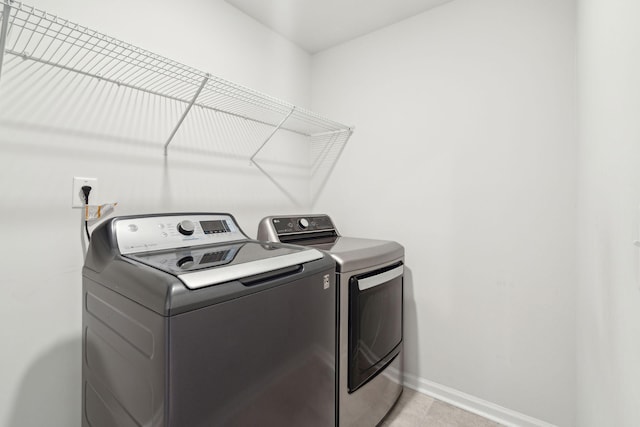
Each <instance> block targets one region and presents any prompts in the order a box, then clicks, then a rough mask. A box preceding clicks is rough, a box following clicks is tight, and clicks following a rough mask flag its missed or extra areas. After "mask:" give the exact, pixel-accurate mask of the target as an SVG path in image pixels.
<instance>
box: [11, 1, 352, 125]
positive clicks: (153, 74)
mask: <svg viewBox="0 0 640 427" xmlns="http://www.w3.org/2000/svg"><path fill="white" fill-rule="evenodd" d="M0 4H1V5H2V6H4V8H3V12H0V13H2V14H3V16H2V18H3V20H6V21H7V24H8V25H7V27H6V28H4V29H3V31H4V32H5V34H6V36H5V37H6V38H5V46H4V55H5V58H4V65H3V69H4V70H10V69H11V68H12V67H16V66H18V63H19V62H21V61H25V60H27V61H33V62H35V63H40V64H45V65H49V66H52V67H57V68H61V69H64V70H69V71H73V72H75V73H78V74H81V75H84V76H88V77H93V78H96V79H99V80H102V81H106V82H110V83H114V84H117V85H119V86H124V87H128V88H131V89H135V90H139V91H142V92H146V93H149V94H152V95H156V96H161V97H164V98H168V99H171V100H175V101H179V102H183V103H185V104H190V103H193V105H195V106H199V107H202V108H206V109H211V110H214V111H218V112H222V113H226V114H231V115H237V116H239V117H242V118H245V119H248V120H255V121H257V122H260V123H263V124H266V125H270V126H274V127H275V126H278V124H279V123H280V121H281V119H282V118H283V117H284V116H286V115H288V114H289V113H290V112H291V111H294V113H293V114H292V115H291V117H290V120H289V121H288V122H287V123H286V124H283V126H282V129H285V130H289V131H292V132H296V133H299V134H302V135H305V136H313V135H315V134H318V133H322V132H332V131H346V130H348V126H345V125H343V124H341V123H338V122H335V121H333V120H329V119H327V118H324V117H322V116H320V115H317V114H315V113H313V112H311V111H308V110H305V109H302V108H296V107H294V105H292V104H290V103H287V102H285V101H281V100H279V99H277V98H274V97H271V96H268V95H265V94H262V93H260V92H257V91H255V90H252V89H249V88H246V87H244V86H241V85H238V84H236V83H233V82H230V81H227V80H225V79H222V78H219V77H215V76H212V75H210V74H208V73H205V72H203V71H200V70H197V69H195V68H192V67H190V66H187V65H184V64H181V63H179V62H176V61H173V60H171V59H168V58H165V57H162V56H160V55H157V54H155V53H152V52H149V51H147V50H144V49H141V48H139V47H136V46H133V45H131V44H129V43H126V42H123V41H121V40H118V39H115V38H113V37H110V36H107V35H104V34H101V33H99V32H97V31H94V30H91V29H89V28H87V27H84V26H82V25H79V24H75V23H73V22H70V21H68V20H66V19H62V18H59V17H57V16H55V15H52V14H49V13H47V12H45V11H42V10H39V9H36V8H35V7H32V6H28V5H26V4H24V3H21V2H13V1H10V0H2V1H1V2H0ZM6 11H9V12H10V13H9V16H8V18H5V17H4V15H5V14H6ZM0 47H2V46H0ZM0 70H2V69H0ZM0 77H1V76H0ZM201 86H202V91H201V92H200V93H199V94H198V96H197V99H195V101H194V98H195V96H196V93H198V91H199V88H200V87H201Z"/></svg>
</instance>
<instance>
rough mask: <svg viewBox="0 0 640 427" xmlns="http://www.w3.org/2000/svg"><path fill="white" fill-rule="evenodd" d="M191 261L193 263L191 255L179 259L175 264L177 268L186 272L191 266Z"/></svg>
mask: <svg viewBox="0 0 640 427" xmlns="http://www.w3.org/2000/svg"><path fill="white" fill-rule="evenodd" d="M193 261H194V260H193V257H192V256H191V255H187V256H185V257H182V258H180V259H179V260H178V262H177V263H176V264H177V265H178V267H179V268H182V269H185V270H186V269H188V268H190V267H192V266H193Z"/></svg>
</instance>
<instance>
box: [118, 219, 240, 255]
mask: <svg viewBox="0 0 640 427" xmlns="http://www.w3.org/2000/svg"><path fill="white" fill-rule="evenodd" d="M114 227H115V230H114V231H115V234H116V239H117V242H118V250H119V251H120V253H121V254H123V255H126V254H133V253H139V252H148V251H156V250H163V249H175V248H182V247H189V246H199V245H207V244H215V243H226V242H233V241H238V240H246V239H247V236H245V235H244V234H243V233H242V231H240V227H238V224H236V222H235V221H234V219H233V217H232V216H231V215H228V214H219V215H209V214H207V215H200V214H192V215H189V214H175V215H158V216H141V217H138V218H136V217H128V218H122V219H117V220H115V221H114Z"/></svg>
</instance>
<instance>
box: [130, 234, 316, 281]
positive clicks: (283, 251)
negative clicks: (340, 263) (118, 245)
mask: <svg viewBox="0 0 640 427" xmlns="http://www.w3.org/2000/svg"><path fill="white" fill-rule="evenodd" d="M123 256H124V257H126V258H130V259H133V260H136V261H138V262H141V263H143V264H146V265H149V266H151V267H154V268H157V269H159V270H162V271H164V272H166V273H169V274H172V275H174V276H176V277H178V279H180V281H181V282H183V283H184V284H185V286H187V287H188V288H189V289H198V288H202V287H205V286H211V285H216V284H219V283H224V282H230V281H232V280H238V279H243V278H246V277H249V276H254V275H257V274H261V273H268V272H270V271H274V270H278V269H281V268H286V267H291V266H295V265H300V264H304V263H306V262H310V261H314V260H317V259H320V258H322V257H323V255H322V253H321V252H320V251H318V250H316V249H312V248H301V247H291V246H283V245H281V244H278V243H275V244H273V243H260V242H256V241H244V242H238V243H233V244H226V245H210V246H197V247H186V248H181V249H173V250H163V251H153V252H144V253H136V254H127V255H123Z"/></svg>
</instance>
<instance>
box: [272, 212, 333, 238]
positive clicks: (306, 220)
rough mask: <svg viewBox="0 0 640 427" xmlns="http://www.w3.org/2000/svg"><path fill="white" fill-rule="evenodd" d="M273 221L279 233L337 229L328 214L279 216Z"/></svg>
mask: <svg viewBox="0 0 640 427" xmlns="http://www.w3.org/2000/svg"><path fill="white" fill-rule="evenodd" d="M272 222H273V227H274V228H275V230H276V233H277V234H279V235H281V234H291V233H306V232H310V231H330V230H335V228H334V227H333V223H332V222H331V218H329V217H328V216H327V215H315V216H291V217H277V218H273V219H272Z"/></svg>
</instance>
